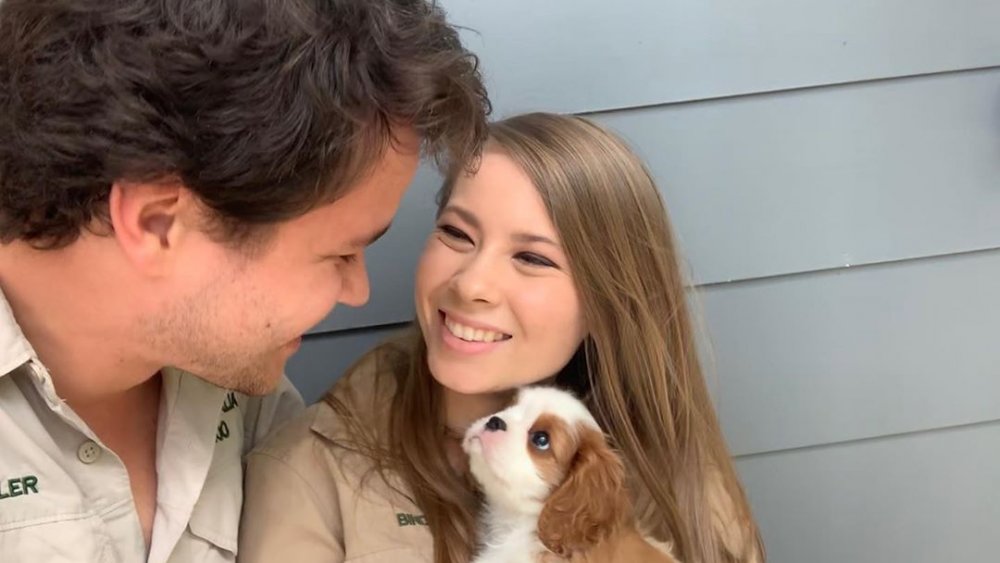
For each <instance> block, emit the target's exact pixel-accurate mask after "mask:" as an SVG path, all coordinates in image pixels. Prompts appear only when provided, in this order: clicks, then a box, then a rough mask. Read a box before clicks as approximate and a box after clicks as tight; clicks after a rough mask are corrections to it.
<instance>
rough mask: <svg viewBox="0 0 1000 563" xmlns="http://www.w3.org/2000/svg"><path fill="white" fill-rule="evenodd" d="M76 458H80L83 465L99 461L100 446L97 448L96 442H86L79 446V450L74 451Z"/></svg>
mask: <svg viewBox="0 0 1000 563" xmlns="http://www.w3.org/2000/svg"><path fill="white" fill-rule="evenodd" d="M76 457H78V458H80V461H82V462H83V463H86V464H87V465H90V464H91V463H94V462H95V461H97V460H98V459H101V446H98V445H97V442H95V441H93V440H87V441H86V442H84V443H82V444H80V447H79V449H77V450H76Z"/></svg>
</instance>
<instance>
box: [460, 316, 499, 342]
mask: <svg viewBox="0 0 1000 563" xmlns="http://www.w3.org/2000/svg"><path fill="white" fill-rule="evenodd" d="M444 325H445V326H446V327H448V331H449V332H451V333H452V334H454V335H455V336H457V337H458V338H461V339H462V340H465V341H468V342H497V341H499V340H507V339H508V338H510V335H507V334H504V333H502V332H494V331H492V330H482V329H477V328H471V327H467V326H465V325H463V324H460V323H456V322H455V321H453V320H451V319H449V318H447V317H445V319H444Z"/></svg>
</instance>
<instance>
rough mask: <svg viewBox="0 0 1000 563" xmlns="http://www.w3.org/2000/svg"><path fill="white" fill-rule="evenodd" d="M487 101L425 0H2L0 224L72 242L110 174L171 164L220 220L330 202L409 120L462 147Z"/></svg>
mask: <svg viewBox="0 0 1000 563" xmlns="http://www.w3.org/2000/svg"><path fill="white" fill-rule="evenodd" d="M489 112H490V106H489V101H488V100H487V97H486V91H485V89H484V87H483V84H482V79H481V76H480V73H479V71H478V60H477V59H476V57H475V56H474V55H473V54H471V53H470V52H469V51H467V50H466V49H464V48H463V47H462V45H461V43H460V41H459V38H458V34H457V33H456V31H455V29H454V28H453V27H451V26H450V25H448V23H447V22H446V21H445V14H444V12H443V11H442V10H441V9H440V8H439V7H437V6H436V5H434V4H433V3H429V2H426V1H424V0H132V1H123V0H0V241H2V242H3V243H8V242H11V241H13V240H18V239H20V240H24V241H26V242H28V243H30V244H32V245H33V246H35V247H38V248H54V247H61V246H65V245H67V244H69V243H71V242H73V241H74V240H76V238H77V237H78V236H79V234H80V231H81V229H83V228H87V227H88V226H89V225H91V224H92V222H93V221H94V219H95V218H96V219H99V220H101V221H103V222H104V224H106V223H107V199H108V194H109V192H110V189H111V186H112V184H113V183H115V182H117V181H125V182H156V181H176V182H180V183H181V184H183V185H184V186H186V187H187V188H189V189H190V190H192V191H193V192H194V193H195V194H196V195H197V196H198V197H199V199H200V200H201V201H202V202H203V203H204V204H205V205H206V206H207V207H208V208H209V209H211V210H212V211H214V213H213V214H214V215H215V216H216V220H217V226H218V227H219V228H218V231H219V236H220V237H222V238H224V239H226V240H233V239H237V238H243V237H245V236H246V235H247V234H248V233H252V232H253V231H255V230H257V227H261V226H266V225H271V224H274V223H276V222H280V221H283V220H287V219H291V218H294V217H297V216H299V215H301V214H303V213H305V212H307V211H309V210H311V209H313V208H315V207H316V206H318V205H322V204H324V203H328V202H332V201H334V200H335V199H337V197H339V196H340V195H342V193H343V190H344V189H345V188H346V187H348V186H350V185H351V184H352V183H353V182H355V181H357V180H359V179H360V178H361V177H362V176H363V175H364V174H365V173H366V172H368V171H370V170H371V167H372V166H373V165H374V164H375V163H376V162H377V161H378V159H379V158H380V156H381V155H382V154H383V153H384V151H385V149H386V148H387V147H388V146H389V144H390V143H392V142H393V138H392V127H393V126H394V125H395V124H397V123H398V124H404V125H409V126H413V127H415V128H416V130H417V132H418V133H419V134H420V135H421V137H422V139H423V146H424V150H425V154H428V155H431V156H433V157H435V158H436V159H437V161H438V162H439V164H444V163H446V162H449V163H452V164H455V163H465V162H471V159H472V158H473V157H474V156H475V154H476V153H477V152H478V151H479V150H480V147H481V144H482V142H483V140H484V138H485V134H486V124H485V121H486V116H487V115H488V114H489Z"/></svg>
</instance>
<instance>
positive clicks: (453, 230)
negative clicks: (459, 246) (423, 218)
mask: <svg viewBox="0 0 1000 563" xmlns="http://www.w3.org/2000/svg"><path fill="white" fill-rule="evenodd" d="M438 231H440V232H441V233H442V234H443V235H444V236H446V237H448V238H451V239H455V240H460V241H463V242H472V239H471V238H470V237H469V235H467V234H465V232H464V231H462V229H459V228H458V227H455V226H452V225H439V226H438Z"/></svg>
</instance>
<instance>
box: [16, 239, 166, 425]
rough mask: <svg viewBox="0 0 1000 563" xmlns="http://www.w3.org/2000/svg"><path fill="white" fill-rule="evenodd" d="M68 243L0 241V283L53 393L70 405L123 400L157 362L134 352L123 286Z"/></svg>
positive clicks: (90, 405)
mask: <svg viewBox="0 0 1000 563" xmlns="http://www.w3.org/2000/svg"><path fill="white" fill-rule="evenodd" d="M102 266H106V265H95V264H89V263H88V260H87V257H86V256H81V253H80V252H79V251H77V250H75V249H73V247H69V248H65V249H58V250H47V251H39V250H34V249H31V248H28V247H26V246H25V245H22V244H20V243H13V244H11V245H8V246H4V247H0V289H2V290H3V293H4V296H5V297H6V299H7V301H8V302H9V303H10V307H11V310H12V311H13V313H14V318H15V320H16V321H17V323H18V325H19V326H20V328H21V331H22V332H23V333H24V335H25V337H26V338H27V339H28V342H30V343H31V346H32V347H33V348H34V349H35V352H36V353H37V354H38V357H39V358H40V359H41V361H42V363H43V364H44V365H45V367H46V368H47V369H48V370H49V373H50V374H51V376H52V381H53V384H54V386H55V388H56V392H57V393H58V394H59V396H60V397H61V398H62V399H63V400H65V401H66V402H67V403H69V404H70V406H72V407H74V408H75V409H76V408H78V409H81V410H87V409H88V408H94V407H98V406H99V405H102V404H105V403H106V402H108V401H111V402H117V401H121V400H127V398H128V397H130V396H132V394H130V393H129V390H131V389H133V388H136V387H138V386H140V385H142V384H143V383H144V382H146V381H148V380H149V379H150V378H152V377H153V376H155V375H156V374H157V372H158V371H159V369H160V367H162V366H157V365H155V363H154V362H151V361H148V360H145V359H144V358H143V357H142V355H141V353H138V350H139V348H138V344H139V343H138V342H136V340H137V339H136V335H135V334H134V330H133V329H132V326H133V323H132V320H131V319H132V316H133V315H134V314H135V311H133V310H130V309H133V308H134V307H132V306H131V304H130V303H129V300H128V295H127V292H125V291H123V290H122V288H120V287H117V286H114V285H113V284H114V283H115V276H111V275H107V274H106V273H105V274H104V275H101V276H99V275H98V274H97V272H99V271H102V268H101V267H102Z"/></svg>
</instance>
